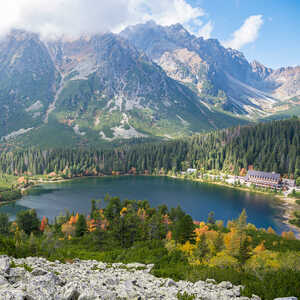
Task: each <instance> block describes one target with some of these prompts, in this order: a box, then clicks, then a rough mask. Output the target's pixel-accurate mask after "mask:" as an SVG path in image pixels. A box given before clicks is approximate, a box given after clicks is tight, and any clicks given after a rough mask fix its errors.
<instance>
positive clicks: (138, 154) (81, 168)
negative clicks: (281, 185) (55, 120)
mask: <svg viewBox="0 0 300 300" xmlns="http://www.w3.org/2000/svg"><path fill="white" fill-rule="evenodd" d="M250 165H253V167H254V169H257V170H263V171H275V172H279V173H281V174H282V175H288V176H289V177H291V178H297V177H299V176H300V120H299V119H297V118H293V119H289V120H284V121H273V122H270V123H262V124H258V125H255V126H244V127H235V128H231V129H224V130H221V131H216V132H212V133H208V134H201V135H196V136H194V137H192V138H186V139H181V140H173V141H168V142H161V143H149V144H137V145H131V146H128V145H124V146H122V147H118V148H116V149H112V150H103V149H90V150H87V149H82V150H80V149H52V150H39V149H29V150H22V151H17V152H5V151H3V152H2V153H1V154H0V172H2V173H6V174H16V175H21V174H28V175H35V174H48V173H50V172H56V173H61V172H64V174H65V175H66V176H68V177H71V176H78V175H100V174H112V172H120V174H122V173H128V172H131V173H143V174H144V173H146V174H152V173H155V174H156V173H158V172H161V173H163V172H167V171H174V172H175V171H180V170H185V169H187V168H188V167H194V168H197V169H199V170H201V169H202V170H203V169H205V170H212V169H216V170H223V171H226V172H229V173H234V174H239V172H240V170H241V169H242V168H245V169H247V168H248V167H249V166H250Z"/></svg>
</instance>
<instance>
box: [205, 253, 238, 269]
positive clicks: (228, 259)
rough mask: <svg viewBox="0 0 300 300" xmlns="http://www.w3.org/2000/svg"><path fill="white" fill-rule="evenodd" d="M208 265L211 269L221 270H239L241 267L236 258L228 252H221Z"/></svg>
mask: <svg viewBox="0 0 300 300" xmlns="http://www.w3.org/2000/svg"><path fill="white" fill-rule="evenodd" d="M208 265H209V266H210V267H219V268H228V267H232V268H237V267H238V266H239V262H238V260H237V259H236V258H234V257H232V256H231V255H229V254H228V252H226V251H221V252H219V253H217V255H216V256H214V257H212V258H211V259H210V260H209V262H208Z"/></svg>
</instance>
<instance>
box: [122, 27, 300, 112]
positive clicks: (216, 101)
mask: <svg viewBox="0 0 300 300" xmlns="http://www.w3.org/2000/svg"><path fill="white" fill-rule="evenodd" d="M121 35H122V36H124V37H125V38H127V39H129V40H130V41H131V42H132V43H133V44H134V45H135V46H136V47H137V48H138V49H142V50H143V51H144V52H145V53H146V54H147V55H148V56H149V57H150V58H152V59H153V60H154V61H156V62H157V63H158V64H159V65H160V66H161V67H162V68H163V69H164V70H165V71H166V72H167V74H168V75H169V76H171V77H172V78H174V79H176V80H179V81H181V82H183V83H185V84H188V85H189V86H192V87H193V89H194V90H196V91H197V92H198V94H199V96H200V97H201V98H202V99H203V101H206V102H207V103H208V104H213V105H214V106H217V107H221V108H222V109H223V110H225V111H230V112H233V113H235V114H245V115H248V116H250V117H254V118H255V117H256V116H257V115H261V116H263V115H264V114H268V113H270V112H272V109H273V107H274V106H278V105H279V106H280V104H281V102H282V101H285V100H287V99H289V98H292V97H296V96H299V95H300V92H299V86H300V85H299V74H300V71H299V67H296V68H282V69H279V70H272V69H271V68H267V67H265V66H264V65H263V64H261V63H259V62H257V61H254V62H252V63H249V62H248V61H247V59H246V58H245V56H244V55H243V53H241V52H240V51H237V50H233V49H226V48H224V47H223V46H222V45H221V44H220V43H219V42H218V41H217V40H215V39H208V40H204V39H203V38H201V37H200V38H197V37H195V36H193V35H191V34H189V33H188V32H187V31H186V30H185V29H184V28H183V27H182V26H181V25H180V24H177V25H173V26H169V27H162V26H159V25H156V24H155V23H153V22H148V23H146V24H141V25H136V26H132V27H129V28H127V29H126V30H124V31H123V32H122V33H121ZM191 57H193V59H189V58H191ZM196 57H197V63H196V64H195V58H196ZM191 72H192V73H191ZM191 74H192V75H191ZM224 95H226V97H225V96H224Z"/></svg>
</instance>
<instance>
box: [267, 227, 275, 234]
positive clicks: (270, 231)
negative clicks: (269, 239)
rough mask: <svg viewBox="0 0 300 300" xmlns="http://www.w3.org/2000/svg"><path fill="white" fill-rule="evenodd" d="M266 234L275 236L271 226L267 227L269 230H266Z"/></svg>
mask: <svg viewBox="0 0 300 300" xmlns="http://www.w3.org/2000/svg"><path fill="white" fill-rule="evenodd" d="M267 232H268V233H271V234H276V232H275V231H274V229H273V228H272V227H271V226H269V228H268V229H267Z"/></svg>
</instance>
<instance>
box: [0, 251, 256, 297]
mask: <svg viewBox="0 0 300 300" xmlns="http://www.w3.org/2000/svg"><path fill="white" fill-rule="evenodd" d="M152 267H153V265H143V264H138V263H134V264H127V265H125V264H121V263H116V264H105V263H101V262H98V261H95V260H88V261H81V260H75V261H73V262H72V263H67V264H63V263H60V262H59V261H55V262H50V261H47V260H46V259H44V258H36V257H28V258H25V259H14V258H10V257H8V256H0V299H1V300H36V299H38V300H51V299H53V300H93V299H110V300H111V299H178V295H179V294H184V293H186V294H188V295H194V296H195V299H202V300H204V299H205V300H210V299H211V300H212V299H214V300H217V299H218V300H227V299H239V300H247V299H249V298H247V297H242V296H240V290H241V288H242V287H241V286H233V285H232V284H231V283H230V282H225V281H224V282H221V283H219V284H216V282H215V281H214V280H213V279H208V280H206V281H198V282H196V283H192V282H188V281H179V282H174V281H173V280H171V279H162V278H157V277H155V276H153V275H151V274H150V271H151V268H152ZM251 299H252V300H258V299H260V298H259V297H257V296H254V295H253V296H252V298H251Z"/></svg>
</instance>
